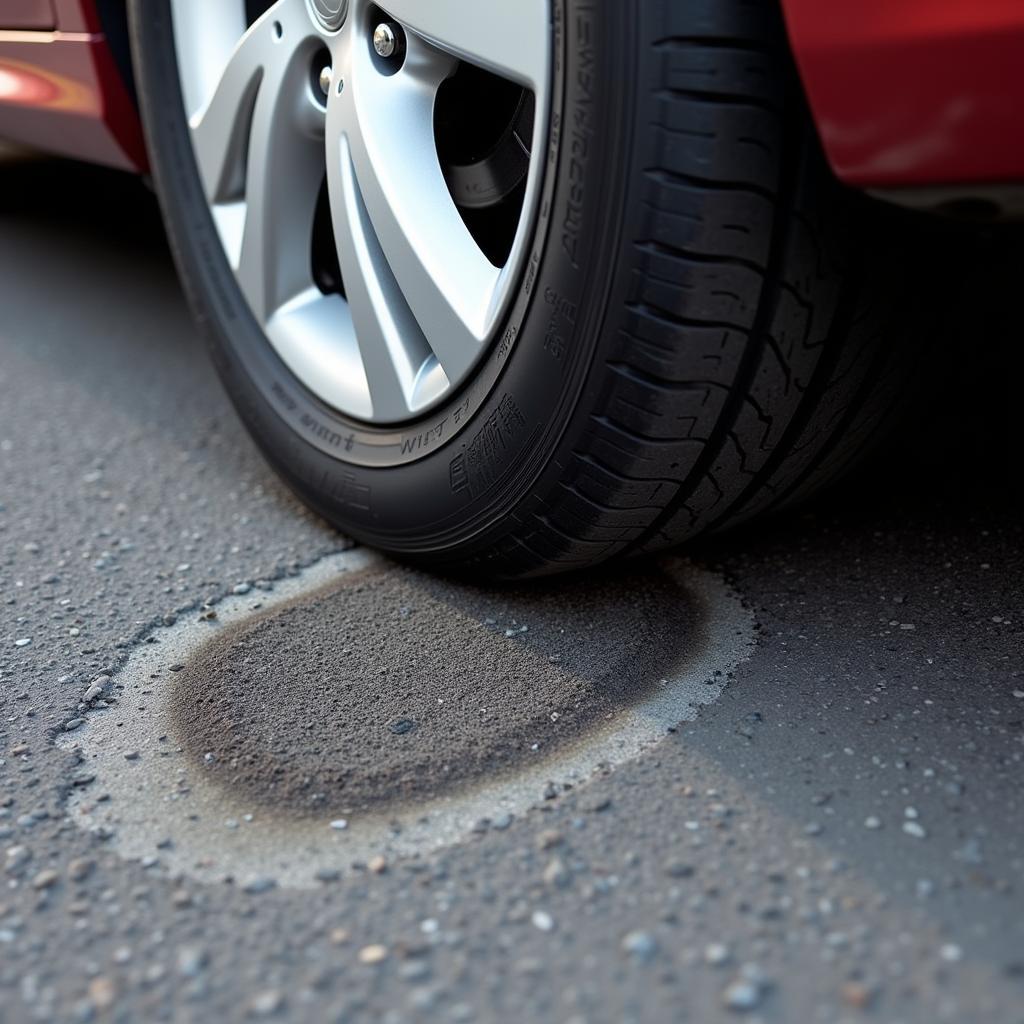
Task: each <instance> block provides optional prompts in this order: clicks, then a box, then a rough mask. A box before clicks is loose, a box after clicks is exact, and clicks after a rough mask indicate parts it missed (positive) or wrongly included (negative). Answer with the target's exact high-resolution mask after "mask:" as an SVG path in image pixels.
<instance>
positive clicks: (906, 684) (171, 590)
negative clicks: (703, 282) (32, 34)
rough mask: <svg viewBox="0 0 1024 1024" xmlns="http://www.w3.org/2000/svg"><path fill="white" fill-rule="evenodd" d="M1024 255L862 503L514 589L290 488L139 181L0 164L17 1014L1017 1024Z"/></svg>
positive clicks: (944, 363) (1, 752)
mask: <svg viewBox="0 0 1024 1024" xmlns="http://www.w3.org/2000/svg"><path fill="white" fill-rule="evenodd" d="M1019 251H1020V250H1019V247H1018V244H1017V241H1016V240H1015V239H1013V238H1012V237H1009V238H1003V237H999V236H997V237H995V238H994V239H993V240H991V241H990V242H988V243H986V244H985V245H981V246H978V247H977V249H976V250H972V251H971V252H970V253H965V254H964V258H963V267H962V270H961V272H960V273H958V275H957V276H959V277H960V278H961V279H962V283H963V294H961V295H955V294H950V293H948V292H943V293H941V294H937V295H936V301H937V302H942V303H943V304H944V309H945V310H946V311H947V312H946V315H944V317H943V320H944V324H945V330H944V333H943V336H942V337H937V338H936V339H935V343H934V348H933V351H932V353H931V354H930V357H929V362H930V364H932V365H931V366H930V368H929V370H928V372H927V373H925V372H924V371H922V376H921V387H920V389H919V390H920V394H919V395H918V398H917V402H918V405H917V407H916V408H915V416H916V426H915V427H914V428H913V429H910V430H907V431H906V432H905V433H904V434H903V435H902V436H901V437H900V439H899V440H898V441H896V442H893V443H891V444H889V445H887V446H886V447H885V448H884V449H883V450H882V451H881V452H880V453H879V454H878V455H877V456H876V457H875V458H874V460H873V461H871V462H870V463H868V464H867V465H865V467H864V468H863V469H862V470H861V471H860V473H859V474H858V475H857V476H855V477H854V478H852V479H851V480H850V481H848V482H847V483H846V484H845V485H843V486H842V487H841V488H840V489H838V490H835V491H833V492H832V493H831V494H829V495H826V496H825V497H823V498H822V499H821V500H819V501H818V502H817V503H816V504H814V505H813V506H810V507H806V508H804V509H801V510H799V511H797V512H794V513H792V514H789V515H786V516H784V517H781V518H777V519H775V520H773V521H771V522H768V523H764V524H761V525H759V526H757V527H755V528H750V529H746V530H744V531H742V532H739V533H735V534H732V535H730V536H728V537H723V538H719V539H716V540H714V541H712V542H707V543H704V544H702V545H701V546H699V547H698V548H696V549H694V550H693V551H691V552H689V553H688V555H689V558H690V559H691V561H689V562H682V561H679V560H678V559H672V558H667V559H660V560H656V561H649V562H641V563H636V564H633V565H631V566H628V567H626V568H624V569H620V570H618V571H616V572H614V573H600V574H595V575H593V576H591V577H588V578H584V579H573V580H563V581H556V582H553V583H545V584H542V585H535V586H527V587H514V588H503V589H489V588H486V587H473V586H468V585H465V584H460V583H457V582H454V581H450V580H439V579H432V578H430V577H426V576H423V575H421V574H418V573H414V572H411V571H409V570H407V569H405V568H403V567H401V566H398V565H394V564H392V563H389V562H386V561H384V560H381V559H378V558H376V557H374V556H372V555H371V554H369V553H366V552H360V551H358V550H349V549H350V548H351V545H350V544H349V543H348V542H347V541H346V540H345V539H344V538H343V537H341V536H339V535H338V534H337V533H336V532H334V531H333V530H332V529H330V528H329V527H328V526H326V525H325V524H324V523H323V522H322V521H320V520H319V519H318V518H317V517H316V516H314V515H312V514H310V513H308V512H306V511H305V510H304V509H303V508H302V507H301V506H300V505H299V504H298V503H297V502H296V501H295V500H294V499H293V498H292V497H291V496H290V494H289V493H288V492H287V491H286V490H285V489H284V488H283V487H282V486H281V485H280V484H279V483H278V482H277V480H276V479H275V478H274V476H273V475H272V474H271V473H270V471H269V470H268V469H267V467H266V466H265V465H264V463H263V462H262V461H261V459H260V457H259V455H258V454H257V452H256V451H255V450H254V448H253V446H252V444H251V443H250V442H249V440H248V439H247V437H246V435H245V434H244V432H243V431H242V429H241V427H240V426H239V424H238V422H237V420H236V419H235V417H234V415H233V413H232V411H231V409H230V407H229V405H228V403H227V401H226V399H225V397H224V395H223V393H222V392H221V390H220V388H219V385H218V384H217V382H216V381H215V379H214V376H213V373H212V372H211V369H210V366H209V364H208V361H207V358H206V356H205V353H204V351H203V347H202V343H201V341H200V340H199V339H198V338H197V336H196V333H195V331H194V329H193V327H192V325H191V323H190V320H189V316H188V314H187V311H186V309H185V307H184V304H183V301H182V298H181V295H180V292H179V290H178V287H177V284H176V282H175V278H174V274H173V270H172V268H171V266H170V263H169V260H168V257H167V254H166V251H165V248H164V244H163V241H162V236H161V233H160V228H159V223H158V219H157V216H156V212H155V209H154V204H153V201H152V199H151V198H150V197H149V195H148V194H147V193H146V191H145V189H144V188H143V187H142V185H141V184H140V183H137V182H135V181H133V180H132V179H128V178H123V177H121V176H119V175H116V174H112V173H107V172H102V171H96V170H91V169H89V168H84V167H79V166H76V165H72V164H62V163H57V162H47V161H42V162H40V161H32V160H22V159H13V158H10V159H8V160H7V161H6V162H4V163H3V164H0V710H2V716H0V883H2V884H0V1021H3V1022H4V1024H7V1022H20V1021H31V1020H40V1021H43V1020H45V1021H49V1020H61V1021H64V1020H67V1021H87V1020H97V1021H105V1020H113V1021H162V1020H168V1021H192V1020H197V1021H207V1020H209V1021H215V1020H223V1021H231V1020H236V1019H250V1018H268V1019H279V1020H294V1021H306V1020H308V1021H316V1022H319V1021H361V1020H368V1021H375V1022H376V1021H383V1022H401V1021H420V1020H431V1021H433V1020H437V1021H453V1022H460V1021H461V1022H472V1021H530V1020H540V1021H553V1022H558V1024H570V1022H572V1024H577V1022H580V1024H582V1022H595V1024H596V1022H602V1021H694V1022H705V1021H715V1020H718V1019H727V1020H731V1019H746V1020H764V1021H785V1022H790V1021H792V1022H819V1021H820V1022H828V1024H832V1022H844V1021H860V1020H877V1021H891V1022H898V1021H907V1022H911V1021H922V1022H936V1021H951V1022H968V1021H969V1022H983V1021H993V1022H1000V1024H1014V1022H1020V1021H1024V583H1022V580H1024V525H1022V524H1024V519H1022V515H1021V513H1022V506H1024V501H1022V493H1024V489H1022V486H1021V479H1022V474H1021V469H1022V459H1021V455H1020V443H1021V440H1022V439H1024V428H1022V427H1021V424H1020V421H1019V409H1020V399H1019V380H1020V379H1021V377H1020V370H1021V368H1022V360H1021V354H1020V353H1021V346H1020V340H1021V333H1022V332H1021V329H1020V326H1019V323H1017V324H1015V322H1014V315H1013V310H1014V308H1015V305H1016V308H1017V309H1019V292H1020V288H1021V285H1022V284H1024V260H1022V259H1021V257H1020V255H1019ZM698 709H699V710H698Z"/></svg>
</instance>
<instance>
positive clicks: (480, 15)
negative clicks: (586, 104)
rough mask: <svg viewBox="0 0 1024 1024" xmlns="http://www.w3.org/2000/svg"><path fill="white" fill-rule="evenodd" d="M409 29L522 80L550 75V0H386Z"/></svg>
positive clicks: (533, 84)
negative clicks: (548, 73) (548, 1)
mask: <svg viewBox="0 0 1024 1024" xmlns="http://www.w3.org/2000/svg"><path fill="white" fill-rule="evenodd" d="M383 6H384V7H385V8H386V10H387V11H388V13H389V14H390V15H391V16H392V17H393V18H394V19H395V20H396V21H398V22H399V23H400V24H402V25H403V26H404V27H405V29H406V31H409V32H414V33H415V34H416V35H419V36H422V37H423V38H425V39H428V40H430V41H431V42H432V43H434V44H435V45H436V46H438V47H440V48H441V49H442V50H445V51H447V52H448V53H450V54H452V55H453V56H455V57H458V58H459V59H460V60H466V61H469V63H471V64H477V65H479V66H480V67H483V68H486V69H487V70H488V71H493V72H494V73H495V74H498V75H501V76H502V77H503V78H511V79H512V80H514V81H516V82H519V83H520V84H521V85H526V86H529V87H530V88H531V89H537V88H538V87H540V86H541V85H542V84H544V83H545V82H546V81H547V70H548V46H549V30H550V25H549V22H550V15H549V13H548V3H547V0H497V2H495V0H387V2H386V3H384V4H383Z"/></svg>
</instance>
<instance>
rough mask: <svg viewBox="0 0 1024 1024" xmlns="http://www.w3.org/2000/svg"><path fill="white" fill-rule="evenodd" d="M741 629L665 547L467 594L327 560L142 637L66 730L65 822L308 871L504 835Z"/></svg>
mask: <svg viewBox="0 0 1024 1024" xmlns="http://www.w3.org/2000/svg"><path fill="white" fill-rule="evenodd" d="M753 637H754V627H753V621H752V618H751V616H750V613H749V612H748V611H747V610H746V609H745V608H744V607H743V605H742V603H741V602H740V600H739V599H738V598H737V597H736V595H735V594H733V593H732V592H731V591H730V589H729V588H728V587H727V586H726V584H725V583H724V582H723V581H722V580H721V579H720V578H718V577H717V576H715V575H713V574H711V573H709V572H706V571H704V570H701V569H698V568H696V567H694V566H693V565H691V564H689V563H687V562H685V561H682V560H679V559H668V560H664V561H662V562H660V563H658V565H656V566H651V565H650V564H647V565H645V566H644V567H643V569H642V570H640V569H629V568H627V569H618V570H616V571H615V572H611V573H605V574H600V575H593V576H589V577H588V578H587V579H586V580H583V581H580V580H578V579H577V580H572V579H570V580H555V581H546V582H542V583H532V584H529V585H515V586H504V587H502V588H500V589H485V588H482V587H478V586H472V585H466V584H462V583H456V582H452V581H447V580H443V579H439V578H436V577H430V576H426V575H424V574H420V573H417V572H415V571H413V570H410V569H407V568H404V567H400V566H396V565H393V564H392V563H389V562H386V561H384V560H383V559H379V558H377V557H376V556H374V555H372V554H369V553H367V552H365V551H362V550H354V551H349V552H344V553H342V554H339V555H335V556H332V557H331V558H329V559H326V560H324V561H323V562H321V563H319V564H317V565H316V566H314V567H312V568H311V569H309V570H306V571H305V572H304V573H302V574H300V575H299V576H298V577H294V578H292V579H289V580H286V581H283V582H280V583H278V584H276V585H275V587H274V590H273V592H272V593H263V592H260V591H253V592H251V593H247V594H239V595H236V596H233V597H230V598H228V599H226V600H225V601H224V602H222V603H221V604H219V605H218V606H217V616H216V618H215V619H212V620H211V619H209V618H202V619H199V618H198V617H195V618H193V619H191V620H190V621H187V622H185V621H183V622H182V623H180V624H178V625H175V626H173V627H169V628H166V629H162V630H160V631H158V632H157V633H156V634H154V635H153V636H152V637H151V638H150V640H151V642H150V643H146V644H142V645H140V646H139V647H138V648H137V649H136V650H135V651H134V652H133V654H132V656H131V657H130V659H129V661H128V664H127V665H126V667H125V668H124V669H123V670H122V671H121V672H120V673H119V675H118V677H117V678H116V679H115V680H114V683H115V687H114V690H113V691H112V694H113V698H114V699H113V700H112V701H111V702H110V706H109V707H105V708H99V709H97V710H96V711H94V712H93V713H92V714H91V715H90V716H89V721H88V723H87V725H86V726H85V728H84V729H82V730H81V731H79V732H77V733H75V734H74V735H73V736H69V737H68V738H67V739H66V740H64V743H65V745H67V746H71V745H79V746H80V748H81V754H82V756H83V759H84V760H85V762H86V763H87V766H88V771H89V772H90V773H94V774H95V775H96V782H95V784H94V785H92V786H90V787H89V788H88V790H86V791H82V792H81V793H77V794H75V795H74V796H73V798H72V801H71V809H72V814H73V816H74V818H75V820H76V821H77V822H78V823H79V824H80V825H82V826H83V827H85V828H87V829H90V830H102V831H104V832H105V833H107V834H109V835H110V836H111V839H112V841H113V842H114V843H115V844H116V845H117V847H118V849H119V850H120V851H121V853H122V854H123V855H124V856H126V857H135V858H142V859H144V858H147V857H150V858H153V857H157V856H159V859H160V862H161V864H163V865H165V866H166V867H167V868H169V869H170V870H172V871H180V872H186V873H189V874H192V875H196V876H198V877H201V878H204V879H207V880H218V879H220V880H223V879H231V880H234V881H236V882H238V883H239V884H241V885H243V886H251V887H252V886H255V887H258V886H263V885H271V884H275V885H300V886H305V885H311V884H316V880H317V879H318V878H324V877H328V876H333V875H336V874H337V873H339V872H340V873H344V872H345V871H346V870H348V869H349V868H350V867H351V865H352V864H354V863H365V862H367V861H368V860H371V859H372V858H374V857H386V858H389V859H390V858H395V857H408V856H418V855H420V854H423V853H426V852H429V851H430V850H432V849H436V848H438V847H440V846H444V845H448V844H451V843H454V842H459V841H462V840H465V839H466V838H467V837H469V836H471V835H472V834H474V832H479V831H480V830H482V829H486V828H504V827H508V826H509V825H510V824H511V823H512V822H513V820H514V819H515V818H516V817H518V816H522V815H523V814H526V813H528V811H529V810H530V808H531V807H533V806H536V805H537V804H539V803H542V802H543V801H544V800H545V798H546V797H550V796H552V795H555V794H557V793H559V792H562V791H564V790H565V789H567V788H570V787H576V786H581V785H585V784H586V782H587V780H588V779H589V778H591V777H593V776H594V774H595V773H601V772H606V771H610V770H613V769H614V767H615V765H617V764H620V763H622V762H624V761H627V760H630V759H632V758H635V757H637V756H641V755H642V754H643V753H644V752H645V751H646V750H648V749H649V748H650V747H651V746H652V745H653V744H655V743H657V742H658V740H659V739H661V738H662V737H663V736H664V735H665V734H666V733H667V732H669V731H671V730H672V729H674V728H675V726H676V725H677V724H678V723H680V722H682V721H685V720H692V719H693V718H695V717H696V713H697V712H696V709H697V707H699V705H701V704H706V703H709V702H710V701H712V700H714V699H715V698H716V697H717V696H718V695H719V693H720V692H721V690H722V688H723V687H724V685H725V683H726V681H727V678H728V676H729V674H730V673H731V672H732V670H733V669H734V668H735V666H736V665H737V664H738V663H739V662H740V661H742V660H743V659H744V658H745V657H746V656H747V655H748V654H749V653H750V651H751V649H752V647H753ZM98 797H105V799H97V798H98Z"/></svg>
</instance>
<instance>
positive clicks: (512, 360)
mask: <svg viewBox="0 0 1024 1024" xmlns="http://www.w3.org/2000/svg"><path fill="white" fill-rule="evenodd" d="M132 6H133V7H134V8H135V10H133V11H132V14H133V18H132V31H133V44H134V47H135V53H136V79H137V82H138V88H139V94H140V101H141V105H142V108H143V115H144V121H145V128H146V134H147V141H148V144H149V151H150V159H151V163H152V165H153V172H154V178H155V180H156V185H157V191H158V193H159V195H160V199H161V204H162V206H163V209H164V215H165V220H166V223H167V226H168V233H169V236H170V240H171V245H172V249H173V251H174V254H175V258H176V261H177V263H178V266H179V270H180V272H181V276H182V278H183V281H184V283H185V287H186V291H187V293H188V296H189V299H190V302H191V304H192V306H193V308H194V310H195V312H196V315H197V318H198V320H199V322H200V323H201V325H202V326H203V327H204V328H205V332H206V334H207V336H208V338H209V340H210V344H211V349H212V352H213V356H214V360H215V362H216V364H217V367H218V370H219V372H220V374H221V376H222V379H223V380H224V383H225V386H226V389H227V391H228V393H229V395H230V396H231V398H232V400H233V402H234V404H235V406H236V408H237V409H238V412H239V414H240V415H241V417H242V419H243V420H244V422H245V424H246V426H247V427H248V428H249V430H250V431H251V433H252V435H253V436H254V438H255V439H256V441H257V443H258V444H259V445H260V447H261V448H262V450H263V451H264V453H265V455H266V456H267V458H268V459H269V461H270V462H271V463H272V464H273V465H274V466H275V467H276V468H277V470H278V471H279V472H280V473H281V474H282V475H283V476H284V478H285V479H286V480H287V481H288V482H289V484H290V485H291V486H292V487H293V488H294V489H295V490H296V491H297V492H298V493H299V494H300V496H301V497H303V498H304V499H305V500H306V501H307V502H308V503H309V504H311V505H312V506H313V507H314V508H316V509H317V510H318V511H320V512H321V513H322V514H324V515H325V516H326V517H327V518H329V519H330V520H332V521H333V522H335V523H337V524H338V525H340V526H341V527H342V528H343V529H345V530H346V531H347V532H348V533H350V534H352V535H353V536H355V537H357V538H359V539H361V540H364V541H366V542H368V543H372V544H374V545H377V546H380V547H383V548H385V549H388V550H391V551H395V552H401V553H404V554H412V555H415V554H418V555H424V556H434V557H436V558H441V559H444V560H447V559H448V558H449V557H453V556H457V557H458V558H459V559H464V558H465V557H466V556H467V555H472V554H473V553H474V552H477V553H479V552H486V551H487V550H488V549H489V548H491V547H492V546H493V545H494V544H495V543H496V542H497V541H499V540H500V538H501V536H502V535H503V533H505V532H507V531H508V530H509V529H510V526H511V525H514V524H518V523H521V522H522V521H523V519H524V518H525V517H526V516H528V515H529V514H530V511H531V506H532V505H535V504H536V503H537V501H538V500H539V499H538V494H540V493H542V492H543V490H544V487H545V486H549V485H550V484H545V485H543V486H542V485H541V480H542V478H544V477H551V478H557V475H558V474H559V473H560V472H561V471H562V468H563V465H562V464H563V462H564V457H559V452H560V451H564V450H566V448H567V447H571V435H572V433H573V430H574V429H578V428H579V425H580V423H581V422H582V421H583V420H585V419H586V418H587V415H588V414H587V409H586V406H587V404H588V403H587V402H586V401H585V400H584V401H581V399H582V398H583V392H584V389H585V385H586V380H587V375H588V370H589V368H590V366H591V363H592V361H593V359H594V357H595V354H596V352H597V350H598V348H599V346H600V343H601V334H602V331H601V326H602V323H603V320H604V311H605V309H606V308H607V302H608V299H609V294H610V292H611V283H612V278H613V276H614V271H615V264H616V262H617V260H616V256H617V246H616V245H615V244H614V240H615V238H616V235H617V230H618V227H619V225H618V224H617V219H619V218H621V216H622V211H623V207H624V204H625V200H624V194H623V191H622V188H623V186H622V178H623V176H624V166H625V164H626V162H627V161H628V160H629V158H630V156H631V154H630V153H629V147H628V145H626V144H625V143H626V138H627V135H628V127H627V126H628V115H627V112H628V110H629V103H628V102H627V96H626V93H627V92H628V88H627V87H626V86H627V85H628V82H629V76H628V75H627V74H626V73H625V69H624V65H625V63H626V59H627V58H626V49H627V48H626V47H625V45H624V41H625V39H626V35H627V33H626V28H627V25H626V24H625V21H626V19H625V15H624V12H625V10H626V9H627V8H628V7H629V5H627V4H621V5H620V4H602V5H596V6H595V7H592V6H591V5H589V4H588V3H586V2H584V0H553V3H552V14H553V19H554V29H553V39H554V61H553V64H554V78H555V81H554V88H553V97H554V101H553V104H552V112H551V125H550V145H549V148H548V153H547V159H546V170H545V175H546V177H545V183H544V190H543V194H542V199H541V211H540V214H539V217H538V221H537V225H536V229H535V233H534V239H533V244H532V247H531V250H530V256H529V259H528V264H527V267H526V270H525V272H524V274H523V278H522V280H521V282H520V284H519V288H518V292H517V295H516V298H515V299H514V301H513V303H512V306H511V312H510V314H509V316H508V318H507V321H506V322H505V324H504V325H503V326H502V328H501V330H500V331H499V332H498V335H497V340H496V342H495V343H494V345H493V348H492V350H491V352H490V353H489V354H488V356H487V357H486V358H485V360H484V362H483V363H482V365H481V367H480V369H479V370H478V371H476V373H475V376H474V379H473V381H472V382H470V383H469V384H468V385H467V386H466V387H465V388H463V389H462V390H461V391H460V392H459V393H458V394H457V395H455V396H454V398H453V399H452V401H450V402H448V403H446V404H445V405H444V406H442V407H441V408H439V409H437V410H435V411H433V412H432V413H431V415H430V416H427V417H424V418H423V419H422V420H421V421H419V422H418V423H415V424H412V425H410V426H409V427H407V428H405V429H403V430H401V431H393V432H390V435H389V437H388V439H387V440H388V443H389V444H390V445H391V446H392V448H393V450H394V451H395V452H396V453H397V455H398V456H399V457H400V459H399V460H398V461H397V462H396V463H395V464H391V465H387V466H380V465H377V466H373V465H368V464H366V462H367V460H368V458H369V457H370V456H368V455H367V454H366V453H365V452H363V451H361V449H360V441H359V438H360V437H361V436H362V435H361V434H360V431H361V430H365V427H360V425H358V424H355V423H353V422H352V421H349V420H347V419H346V418H344V417H342V416H340V415H338V414H337V413H335V412H333V411H332V410H330V409H329V408H327V407H326V406H324V405H323V404H322V403H320V402H319V401H318V400H317V399H316V398H315V396H313V395H312V394H311V393H310V392H309V391H307V390H306V389H305V388H304V387H303V386H302V385H301V384H300V383H299V382H298V380H297V379H296V378H295V377H294V375H292V374H291V372H290V371H289V370H288V369H287V368H286V367H285V366H284V364H283V363H282V362H281V360H280V359H279V358H278V357H277V355H276V353H275V352H274V350H273V349H272V347H271V345H270V343H269V341H268V340H267V338H266V336H265V335H264V333H263V331H262V330H261V329H260V328H259V326H258V325H257V323H256V321H255V319H254V318H253V317H252V315H251V313H250V311H249V309H248V307H247V306H246V304H245V301H244V299H243V297H242V295H241V292H240V290H239V288H238V285H237V283H236V281H235V278H234V275H233V273H232V271H231V269H230V267H229V266H228V263H227V260H226V257H225V255H224V252H223V249H222V247H221V244H220V241H219V238H218V236H217V233H216V229H215V226H214V223H213V219H212V216H211V214H210V211H209V208H208V206H207V202H206V199H205V196H204V194H203V191H202V187H201V185H200V181H199V176H198V171H197V168H196V163H195V159H194V156H193V153H192V146H191V141H190V138H189V134H188V129H187V125H186V122H185V117H184V112H183V104H182V101H181V93H180V85H179V79H178V72H177V64H176V58H175V53H174V46H173V29H172V24H171V14H170V6H169V0H156V2H153V0H132ZM142 7H145V12H144V13H142V12H141V8H142ZM136 11H138V13H136ZM377 433H380V432H377ZM367 451H369V449H367ZM371 454H372V453H371ZM378 455H379V452H378V453H377V454H376V455H374V456H373V457H377V456H378Z"/></svg>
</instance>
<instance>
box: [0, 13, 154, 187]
mask: <svg viewBox="0 0 1024 1024" xmlns="http://www.w3.org/2000/svg"><path fill="white" fill-rule="evenodd" d="M47 15H48V16H49V22H50V25H49V27H48V28H42V29H41V28H40V23H41V21H42V20H43V19H44V16H47ZM30 18H35V19H37V21H36V24H35V26H33V28H32V29H29V28H26V26H27V25H28V24H29V19H30ZM0 136H3V137H4V138H7V139H10V140H12V141H15V142H19V143H22V144H25V145H30V146H36V147H38V148H40V149H45V150H49V151H52V152H55V153H60V154H62V155H65V156H73V157H78V158H79V159H82V160H90V161H93V162H95V163H102V164H109V165H110V166H112V167H120V168H123V169H125V170H133V171H142V170H145V169H146V166H147V162H146V149H145V145H144V143H143V140H142V130H141V127H140V125H139V118H138V114H137V112H136V109H135V104H134V102H133V101H132V98H131V96H130V94H129V92H128V89H127V88H126V86H125V83H124V81H123V79H122V77H121V74H120V72H119V71H118V68H117V65H116V64H115V62H114V58H113V55H112V54H111V52H110V48H109V46H108V45H107V41H106V38H105V37H104V35H103V33H102V31H101V28H100V23H99V18H98V17H97V14H96V9H95V6H94V4H93V3H92V0H46V2H45V3H40V2H38V0H16V2H15V3H14V4H13V5H11V7H10V8H9V7H8V6H7V3H3V4H0Z"/></svg>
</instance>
